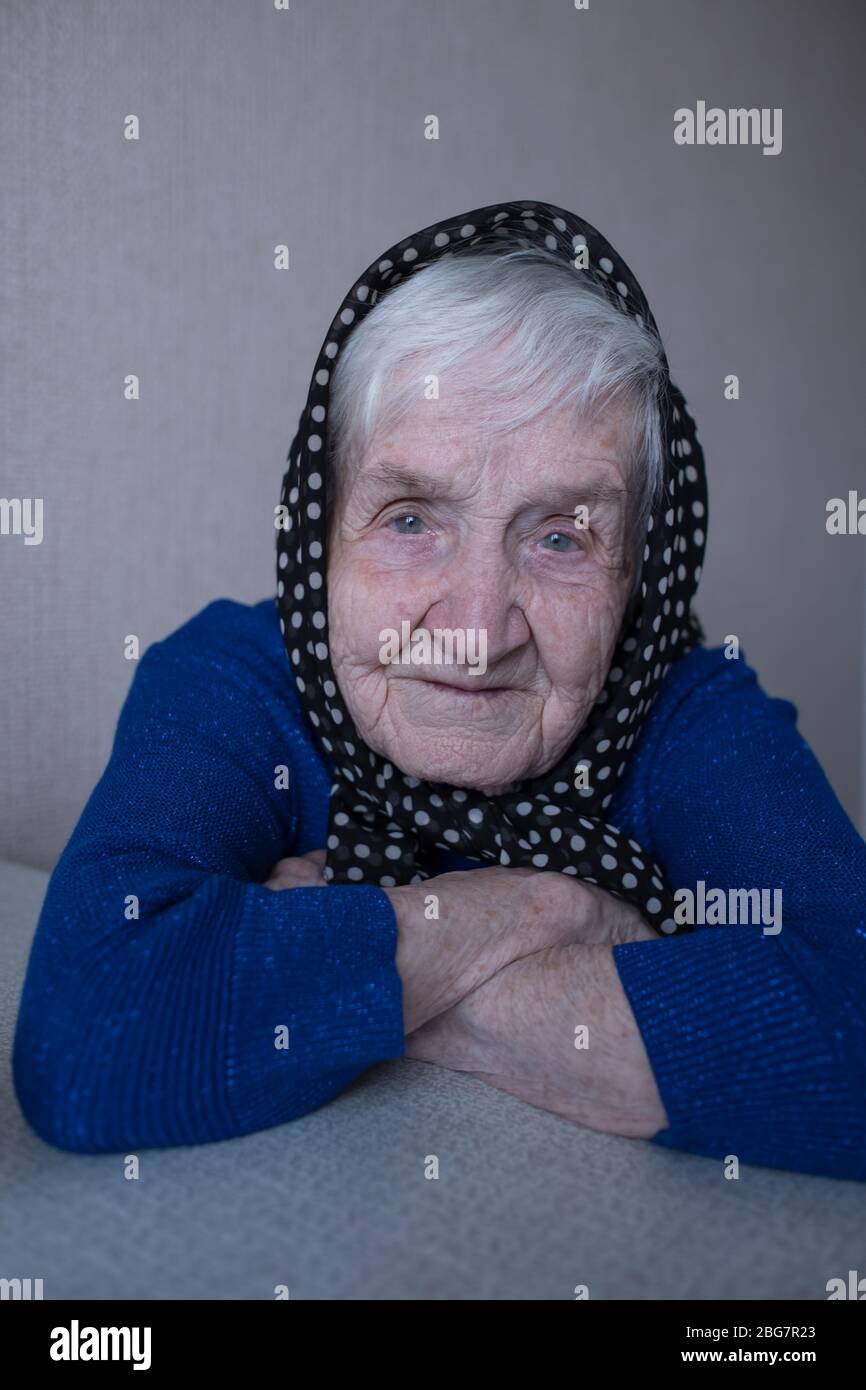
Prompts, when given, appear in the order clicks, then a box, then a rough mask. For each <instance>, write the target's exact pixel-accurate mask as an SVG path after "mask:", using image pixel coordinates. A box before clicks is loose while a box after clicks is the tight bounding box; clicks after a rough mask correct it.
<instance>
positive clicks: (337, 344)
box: [277, 202, 707, 935]
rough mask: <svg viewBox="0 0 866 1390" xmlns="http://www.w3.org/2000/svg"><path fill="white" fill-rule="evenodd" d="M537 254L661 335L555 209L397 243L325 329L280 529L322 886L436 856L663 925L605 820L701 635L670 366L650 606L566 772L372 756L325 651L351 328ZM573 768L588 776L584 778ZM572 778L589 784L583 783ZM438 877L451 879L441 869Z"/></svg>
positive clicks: (689, 503) (699, 479) (640, 857)
mask: <svg viewBox="0 0 866 1390" xmlns="http://www.w3.org/2000/svg"><path fill="white" fill-rule="evenodd" d="M515 239H517V243H518V244H519V245H525V246H539V247H543V248H544V249H546V250H547V251H551V252H554V253H555V254H558V255H560V256H561V257H562V258H563V259H564V260H566V261H567V262H568V263H569V264H570V265H572V266H573V267H574V266H575V258H576V257H578V253H579V252H580V248H582V247H585V248H586V250H585V251H584V252H583V253H582V255H580V256H579V257H578V265H580V264H582V262H583V260H584V259H586V260H587V261H588V265H587V268H586V269H581V268H577V267H575V274H584V275H587V274H588V275H591V276H592V278H593V280H594V281H595V283H596V284H598V285H600V286H601V287H602V289H603V291H604V293H605V294H606V295H607V296H608V298H609V299H610V300H611V302H612V303H614V304H615V305H616V306H617V307H618V308H619V309H620V310H621V312H622V313H625V314H633V315H634V316H635V317H636V318H637V319H639V320H641V321H642V322H643V323H645V324H646V325H647V326H648V327H649V328H650V329H651V330H652V331H654V332H656V334H657V332H658V330H657V329H656V325H655V320H654V319H653V317H652V313H651V311H650V308H649V305H648V303H647V301H646V299H645V297H644V293H643V291H642V289H641V287H640V285H639V284H638V282H637V280H636V279H635V277H634V275H633V274H632V272H631V271H630V270H629V268H628V266H627V265H626V264H625V262H624V261H623V260H622V257H621V256H618V255H617V253H616V251H614V249H613V247H612V246H610V245H609V243H608V242H607V241H606V240H605V238H604V237H603V236H601V234H600V233H599V232H597V231H596V229H595V228H594V227H592V226H591V225H590V224H589V223H588V222H585V221H584V220H583V219H582V218H580V217H576V216H575V215H574V214H573V213H570V212H566V211H565V210H564V209H563V208H558V207H554V206H552V205H551V204H549V203H539V202H510V203H502V204H496V205H494V206H492V207H485V208H476V209H475V210H474V211H472V212H467V213H464V214H462V215H461V216H457V217H450V218H446V219H445V220H444V221H442V222H437V223H435V224H434V225H433V226H430V227H425V228H424V230H423V231H420V232H418V233H417V234H416V235H415V236H410V237H406V238H404V240H403V241H400V242H398V243H397V245H396V246H392V247H390V248H389V250H387V251H386V252H385V253H384V255H382V256H381V257H380V258H379V259H378V260H376V261H374V262H373V264H372V265H371V266H369V267H368V269H367V270H366V271H365V272H364V274H363V275H361V276H360V278H359V279H358V280H357V281H356V283H355V284H354V285H353V286H352V288H351V289H350V290H349V293H348V294H347V295H346V297H345V299H344V300H343V303H342V304H341V305H340V308H339V309H338V311H337V314H336V316H335V318H334V320H333V322H332V324H331V326H330V328H329V330H328V333H327V336H326V338H325V341H324V343H323V345H322V349H321V352H320V353H319V356H318V360H317V362H316V367H315V371H314V372H313V378H312V381H311V382H310V390H309V395H308V396H307V403H306V405H305V407H304V411H303V414H302V416H301V420H300V424H299V426H298V431H297V434H296V435H295V438H294V440H293V441H292V445H291V447H290V449H289V454H288V459H287V470H286V474H285V477H284V479H283V489H282V496H281V502H282V505H283V507H284V508H285V512H284V513H283V514H282V515H283V517H284V524H283V526H282V527H280V528H278V530H277V608H278V611H279V617H280V629H281V631H282V633H283V637H284V640H285V645H286V651H287V653H288V656H289V661H290V663H291V668H292V672H293V675H294V679H295V683H296V685H297V688H298V691H299V692H300V697H301V700H302V703H303V706H304V708H305V710H306V713H307V716H308V718H309V720H310V724H311V726H312V728H313V731H314V737H315V738H316V739H317V740H318V741H319V743H320V745H321V747H322V749H323V750H324V752H325V753H326V754H327V755H328V761H329V763H330V765H331V766H332V767H333V769H334V783H333V786H332V788H331V800H330V814H329V825H328V843H327V859H326V864H325V871H324V872H325V877H326V879H327V880H328V881H329V882H332V883H370V884H378V885H382V886H386V885H393V884H401V883H414V882H420V881H422V880H423V879H425V878H429V877H430V876H431V875H433V874H435V873H436V872H437V868H436V863H435V859H436V850H446V851H448V850H450V851H453V852H455V853H457V854H460V855H463V856H465V857H466V858H468V859H470V860H477V861H478V862H480V863H482V864H505V865H512V866H516V865H521V866H534V867H536V868H538V869H548V870H551V869H555V870H559V871H561V872H562V873H566V874H573V875H577V876H579V877H580V878H583V879H586V880H587V881H589V882H590V883H595V884H598V885H599V886H600V887H602V888H605V889H607V890H608V891H610V892H612V893H614V894H616V895H617V896H619V897H622V898H625V899H627V900H628V901H629V902H632V903H633V904H635V906H636V907H637V908H638V909H639V910H640V911H641V913H642V914H643V916H644V917H645V919H646V920H647V921H648V922H649V923H650V924H651V925H652V926H654V927H655V928H656V929H657V930H658V931H659V932H663V933H666V934H670V935H673V934H677V933H679V932H683V931H688V930H690V928H689V926H688V925H687V924H683V925H678V924H677V923H676V922H675V920H674V906H675V904H674V899H673V895H672V892H671V889H670V887H669V886H668V885H667V884H666V883H665V881H664V878H663V876H662V873H661V870H660V869H659V867H658V865H657V864H655V863H654V862H653V861H652V859H651V858H650V856H649V855H648V854H646V852H645V851H644V850H643V849H642V847H641V846H640V845H639V844H638V843H637V841H635V840H630V839H627V838H626V837H625V836H624V835H622V834H621V833H620V832H619V831H618V830H617V829H616V828H615V827H613V826H611V825H609V824H607V822H606V820H605V811H606V809H607V807H608V806H609V805H610V803H611V800H612V798H613V793H614V789H615V787H616V785H617V782H618V780H619V778H620V777H621V775H622V773H623V772H624V770H625V768H626V765H627V762H628V758H629V755H630V752H631V749H632V747H633V745H634V743H635V740H636V739H637V737H638V734H639V733H640V729H641V726H642V723H643V721H644V719H645V718H646V714H647V711H648V710H649V708H650V706H651V705H652V703H653V700H654V699H655V697H656V695H657V693H658V690H659V687H660V684H661V682H662V681H663V680H664V677H665V674H666V673H667V671H668V670H669V669H670V666H671V665H672V663H673V662H675V661H676V660H677V659H678V658H679V657H680V656H682V655H684V653H685V652H687V651H688V650H690V649H691V648H692V647H694V646H695V645H697V644H698V643H700V642H701V641H702V640H703V633H702V631H701V627H700V624H699V622H698V620H697V618H696V617H695V616H694V615H693V614H692V612H691V602H692V598H693V596H694V592H695V589H696V587H697V583H698V579H699V578H700V573H701V564H702V561H703V553H704V537H705V532H706V512H707V495H706V479H705V473H704V461H703V453H702V450H701V447H700V444H699V443H698V440H697V436H696V431H695V426H694V422H693V420H692V418H691V416H690V415H689V413H688V411H687V410H686V405H685V401H684V399H683V396H682V394H681V393H680V391H679V390H678V389H677V387H676V386H674V384H673V383H672V382H671V380H670V375H669V372H668V369H667V360H666V359H664V371H665V383H664V389H663V391H662V395H661V401H660V410H661V419H662V439H663V447H664V459H665V464H664V480H663V487H662V489H661V492H660V496H659V501H658V504H657V505H656V508H655V510H654V513H653V515H652V516H651V517H650V519H649V522H648V526H647V533H646V539H645V544H644V549H643V568H642V572H641V582H640V590H639V596H638V601H637V602H636V603H635V604H632V605H631V606H630V608H629V610H628V615H627V617H626V619H625V620H624V627H623V631H622V632H621V633H620V636H619V639H618V642H617V646H616V649H615V651H614V655H613V659H612V662H611V666H610V670H609V672H608V675H607V679H606V682H605V685H604V688H603V690H602V691H601V694H600V695H599V697H598V700H597V701H596V703H595V705H594V706H593V708H592V710H591V711H590V714H589V716H588V718H587V720H586V722H585V723H584V725H583V727H582V728H581V729H580V731H579V733H578V734H577V736H576V738H575V740H574V742H573V744H572V745H571V747H570V748H569V749H568V751H567V753H566V754H565V756H564V757H563V758H562V759H561V760H560V761H559V763H558V764H557V765H556V767H554V768H552V769H551V770H550V771H549V772H547V773H545V774H544V776H542V777H537V778H531V779H526V780H524V781H523V782H520V783H519V784H517V785H516V787H514V788H513V789H512V790H511V791H509V792H507V793H502V794H500V795H497V796H484V795H483V794H482V793H481V792H477V791H473V790H469V789H464V788H455V787H451V786H448V785H445V784H442V783H434V782H425V781H420V780H419V779H418V778H417V777H412V776H408V775H406V774H404V773H403V772H401V770H400V768H399V767H397V766H395V765H394V764H393V763H391V762H389V761H388V759H387V758H385V757H383V756H382V755H380V754H378V753H376V752H374V751H373V750H372V749H370V748H369V747H368V746H367V745H366V744H365V743H364V741H363V739H362V738H361V736H360V735H359V733H358V731H357V729H356V728H355V726H354V724H353V722H352V718H351V716H350V714H349V710H348V707H347V706H346V704H345V702H344V701H343V698H342V695H341V692H340V689H339V686H338V684H337V679H336V676H335V674H334V671H333V668H332V666H331V661H330V655H329V650H328V620H327V585H326V553H325V551H326V529H327V528H326V517H325V507H326V503H325V494H326V489H325V483H326V470H327V466H328V462H327V460H328V447H327V429H328V397H329V385H330V380H331V372H332V371H333V369H334V365H335V363H336V361H337V359H338V357H339V353H340V349H341V347H342V346H343V344H344V343H345V342H346V339H347V338H348V336H349V334H350V333H351V332H352V330H353V328H354V327H355V326H356V325H357V324H358V323H359V322H360V321H361V319H362V318H363V317H364V315H365V314H368V313H369V312H370V311H371V310H372V309H373V308H374V306H375V304H376V302H377V300H379V299H381V298H382V296H383V295H385V294H387V293H388V290H389V289H391V288H392V287H393V286H394V285H396V284H398V283H399V282H400V281H401V280H403V279H405V278H406V276H408V275H412V274H414V273H415V271H417V270H418V269H420V268H421V267H422V266H426V265H430V264H431V263H432V262H433V261H435V260H437V259H438V258H439V257H440V256H446V255H459V254H460V252H461V250H464V249H465V248H473V249H474V248H477V247H481V249H482V250H483V251H485V252H486V251H488V250H489V251H490V252H492V253H495V252H496V251H497V248H498V249H499V250H500V251H501V250H502V249H507V250H513V249H514V247H515ZM578 765H583V766H584V767H586V768H587V773H586V774H585V776H581V777H579V778H576V776H575V770H576V768H577V766H578ZM575 781H578V783H580V782H584V781H585V782H587V784H588V785H586V786H581V787H580V789H579V790H578V789H575ZM438 871H440V872H441V870H438Z"/></svg>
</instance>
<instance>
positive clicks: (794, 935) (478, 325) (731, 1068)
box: [14, 203, 866, 1178]
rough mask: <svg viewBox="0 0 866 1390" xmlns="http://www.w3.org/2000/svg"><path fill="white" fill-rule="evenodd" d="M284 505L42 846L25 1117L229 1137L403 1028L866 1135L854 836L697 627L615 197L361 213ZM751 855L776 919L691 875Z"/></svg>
mask: <svg viewBox="0 0 866 1390" xmlns="http://www.w3.org/2000/svg"><path fill="white" fill-rule="evenodd" d="M276 522H277V552H278V570H277V579H278V588H277V604H276V611H275V609H274V604H273V601H272V600H266V601H264V602H262V603H260V604H257V605H255V606H253V607H249V608H248V607H245V606H243V605H241V604H238V603H232V602H228V601H225V600H223V601H219V602H216V603H213V604H211V605H210V606H209V607H208V608H206V609H205V610H204V612H203V613H201V614H199V616H198V617H196V618H194V619H193V620H192V621H190V622H189V623H187V624H186V625H185V626H184V627H182V628H181V629H180V630H179V631H178V632H176V633H175V634H173V636H171V637H169V638H168V639H166V640H165V641H164V642H160V643H157V644H156V645H155V646H153V647H151V648H150V650H149V651H148V652H147V653H146V655H145V657H144V659H143V661H142V662H141V665H140V668H139V670H138V673H137V675H136V679H135V681H134V684H133V687H132V690H131V692H130V695H129V697H128V699H127V702H126V705H125V707H124V710H123V713H122V715H121V718H120V723H119V727H118V731H117V737H116V741H115V746H114V750H113V753H112V756H111V760H110V762H109V765H108V767H107V769H106V771H105V774H104V776H103V777H102V779H101V781H100V783H99V785H98V786H97V788H96V790H95V791H94V793H93V795H92V797H91V799H90V802H89V804H88V806H87V808H86V810H85V811H84V814H83V816H82V818H81V821H80V822H79V824H78V826H77V828H76V830H75V832H74V834H73V836H72V839H71V841H70V843H69V845H68V846H67V848H66V851H65V853H64V854H63V857H62V859H61V860H60V863H59V864H58V866H57V868H56V869H55V872H54V875H53V877H52V881H51V884H50V888H49V892H48V895H47V899H46V902H45V906H44V910H43V914H42V918H41V920H40V924H39V929H38V932H37V936H36V940H35V944H34V947H33V952H32V957H31V961H30V966H29V970H28V975H27V980H26V985H25V990H24V996H23V1000H22V1005H21V1012H20V1017H19V1022H18V1030H17V1036H16V1043H15V1053H14V1066H15V1080H16V1085H17V1090H18V1095H19V1098H20V1101H21V1105H22V1107H23V1109H24V1112H25V1114H26V1115H27V1117H28V1119H29V1120H30V1122H31V1124H32V1125H33V1126H34V1128H35V1129H36V1130H37V1131H38V1132H39V1133H40V1134H41V1135H42V1136H43V1137H44V1138H45V1139H47V1140H48V1141H49V1142H51V1143H53V1144H56V1145H59V1146H60V1147H63V1148H68V1149H76V1150H84V1151H99V1150H116V1149H130V1148H138V1147H142V1146H146V1145H165V1144H184V1143H195V1142H201V1141H205V1140H213V1139H218V1138H220V1137H223V1136H229V1135H236V1134H241V1133H245V1132H248V1131H251V1130H254V1129H257V1128H261V1127H264V1126H268V1125H274V1124H278V1123H281V1122H282V1121H285V1120H289V1119H292V1118H293V1117H295V1116H298V1115H301V1114H303V1113H305V1112H306V1111H309V1110H311V1109H312V1108H314V1107H316V1106H319V1105H321V1104H322V1103H323V1102H325V1101H327V1100H328V1099H330V1098H331V1097H333V1096H335V1095H337V1094H338V1093H339V1092H340V1091H341V1090H343V1089H344V1088H345V1087H346V1086H347V1085H348V1084H349V1083H350V1082H351V1081H352V1080H353V1078H355V1077H357V1076H358V1075H359V1074H360V1073H361V1072H362V1071H363V1070H364V1069H365V1068H366V1067H368V1066H369V1065H370V1064H371V1063H374V1062H376V1061H378V1060H380V1059H382V1058H387V1057H396V1056H400V1055H403V1054H404V1053H405V1054H408V1055H409V1056H411V1057H416V1058H421V1059H423V1060H425V1061H427V1062H430V1063H433V1064H438V1065H441V1066H445V1067H450V1068H454V1069H458V1070H466V1071H470V1072H473V1073H475V1074H477V1075H478V1076H480V1077H482V1078H483V1079H484V1080H485V1081H487V1082H489V1083H491V1084H493V1085H495V1086H498V1087H501V1088H503V1089H505V1090H507V1091H510V1092H512V1093H513V1094H515V1095H517V1096H520V1097H522V1098H523V1099H525V1100H526V1101H528V1102H530V1103H531V1104H534V1105H537V1106H541V1107H544V1108H546V1109H548V1110H552V1111H555V1112H557V1113H558V1114H560V1115H562V1116H563V1117H565V1118H566V1119H569V1120H572V1121H574V1122H577V1123H579V1124H583V1125H588V1126H591V1127H593V1128H596V1129H600V1130H606V1131H609V1132H612V1133H616V1134H621V1135H631V1136H636V1137H644V1138H652V1139H654V1140H656V1141H657V1142H659V1143H664V1144H668V1145H670V1146H673V1147H677V1148H682V1149H689V1150H692V1151H694V1152H697V1153H703V1154H707V1155H712V1156H715V1157H717V1158H723V1157H724V1156H726V1155H728V1154H736V1155H737V1156H738V1157H739V1158H740V1160H741V1161H744V1162H753V1163H762V1164H767V1165H773V1166H781V1167H787V1168H794V1169H802V1170H806V1171H813V1172H819V1173H826V1174H836V1175H840V1176H844V1177H850V1178H863V1177H866V1087H864V1070H866V1062H864V1058H866V1046H864V1044H866V1027H864V1021H866V1005H864V998H866V944H864V932H866V928H864V906H863V904H864V900H866V891H864V890H866V846H864V844H863V842H862V841H861V840H860V839H859V837H858V836H857V834H856V832H855V831H854V828H853V827H852V825H851V823H850V822H849V821H848V819H847V818H846V816H845V814H844V812H843V811H842V809H841V808H840V806H839V804H838V802H837V800H836V798H835V797H834V795H833V793H832V791H831V789H830V787H829V785H828V784H827V781H826V780H825V778H824V776H823V774H822V772H821V770H820V768H819V766H818V764H817V763H816V761H815V759H814V757H813V755H812V753H811V752H810V750H809V749H808V747H807V746H806V744H805V743H804V742H803V740H802V738H801V737H800V736H799V734H798V732H797V729H796V725H795V718H796V712H795V710H794V708H793V706H791V705H790V704H788V703H786V702H783V701H779V700H773V699H769V698H768V697H767V696H766V695H765V694H764V693H763V691H762V690H761V689H760V687H759V685H758V683H757V680H756V677H755V675H754V673H753V672H752V671H751V670H750V668H749V667H748V666H747V665H746V664H745V662H744V660H743V659H742V658H738V657H736V656H734V654H733V653H732V652H731V651H730V650H726V651H722V650H718V649H717V650H710V649H707V648H706V647H705V646H704V645H703V643H702V636H703V635H702V632H701V628H700V625H699V623H698V621H697V619H696V618H695V616H694V615H693V613H692V610H691V603H692V598H693V595H694V592H695V588H696V585H697V582H698V579H699V576H700V569H701V560H702V555H703V548H704V540H705V530H706V495H705V479H704V467H703V456H702V451H701V448H700V445H699V443H698V441H697V436H696V432H695V428H694V424H693V422H692V420H691V417H690V416H689V414H688V412H687V410H686V408H685V403H684V401H683V398H682V396H681V394H680V393H679V391H678V390H677V388H676V387H675V386H674V385H673V384H672V382H671V380H670V376H669V372H668V365H667V360H666V357H665V353H664V350H663V347H662V345H661V341H660V338H659V335H658V331H657V328H656V325H655V322H654V320H653V317H652V314H651V312H650V310H649V307H648V305H647V303H646V300H645V298H644V295H643V293H642V291H641V289H640V286H639V285H638V284H637V282H636V280H635V278H634V276H633V275H632V273H631V272H630V270H629V269H628V267H627V266H626V265H625V263H624V262H623V261H622V259H621V258H620V257H619V256H618V255H617V253H616V252H615V251H614V250H613V248H612V247H611V246H610V245H609V244H608V243H607V242H606V241H605V240H604V238H603V237H602V236H601V235H600V234H599V233H598V232H597V231H596V230H595V229H594V228H593V227H591V226H590V225H589V224H588V223H586V222H584V221H582V220H581V219H580V218H578V217H575V216H574V215H573V214H571V213H568V212H566V211H564V210H563V209H561V208H556V207H551V206H549V205H546V204H542V203H508V204H504V205H501V206H495V207H487V208H481V209H476V210H474V211H473V212H470V213H466V214H465V215H463V216H461V217H456V218H449V219H448V220H447V221H445V222H442V223H439V224H437V225H435V226H433V227H428V228H425V229H424V230H423V231H421V232H419V233H418V234H417V235H416V236H413V237H409V238H407V239H406V240H404V241H401V242H400V243H398V245H396V246H394V247H392V248H390V249H389V250H388V251H387V252H386V253H385V254H384V255H383V256H382V257H381V258H379V259H378V260H377V261H376V262H374V264H373V265H371V266H370V267H369V268H368V270H367V271H366V272H365V273H364V274H363V275H362V276H361V277H360V278H359V279H358V280H357V282H356V283H355V284H354V285H353V286H352V288H351V290H350V291H349V293H348V295H347V296H346V298H345V300H344V301H343V304H342V306H341V307H340V309H339V310H338V312H337V315H336V317H335V318H334V321H333V323H332V325H331V327H330V330H329V332H328V334H327V337H326V340H325V343H324V344H323V347H322V351H321V353H320V354H319V357H318V359H317V362H316V364H315V369H314V372H313V377H312V381H311V385H310V391H309V396H308V399H307V403H306V406H305V409H304V412H303V415H302V417H301V422H300V427H299V430H298V432H297V435H296V437H295V439H294V442H293V444H292V447H291V449H290V451H289V459H288V470H287V473H286V477H285V480H284V485H283V492H282V497H281V502H280V505H279V506H278V507H277V509H276ZM437 634H439V635H440V636H442V635H443V634H444V635H445V637H447V639H448V641H447V642H446V643H445V644H444V646H443V644H442V642H438V641H434V640H433V639H434V638H435V637H436V635H437ZM458 639H459V640H458ZM443 652H444V655H443ZM287 658H288V659H287ZM728 658H731V659H728ZM768 890H772V894H773V901H774V902H776V901H777V898H778V895H781V900H782V901H783V903H784V923H782V921H781V920H780V919H779V916H778V913H773V915H772V916H771V917H769V918H768V917H764V916H758V917H757V918H756V917H755V916H754V914H753V915H751V916H750V915H748V914H746V917H745V920H742V919H740V918H738V917H737V916H736V914H734V915H733V916H731V915H730V914H722V915H720V913H719V906H718V904H719V901H720V900H723V901H725V902H727V901H728V900H729V899H730V900H731V901H732V902H734V903H735V904H737V903H738V904H739V905H740V906H741V907H742V906H743V904H750V905H751V904H754V902H755V901H760V902H763V901H764V899H763V898H762V896H761V895H762V894H763V893H768ZM711 901H712V902H713V905H714V908H715V913H714V914H713V913H711V912H710V911H705V910H704V905H705V904H708V903H710V902H711ZM697 902H699V903H700V912H698V911H696V910H695V903H697ZM782 928H783V929H782Z"/></svg>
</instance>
